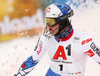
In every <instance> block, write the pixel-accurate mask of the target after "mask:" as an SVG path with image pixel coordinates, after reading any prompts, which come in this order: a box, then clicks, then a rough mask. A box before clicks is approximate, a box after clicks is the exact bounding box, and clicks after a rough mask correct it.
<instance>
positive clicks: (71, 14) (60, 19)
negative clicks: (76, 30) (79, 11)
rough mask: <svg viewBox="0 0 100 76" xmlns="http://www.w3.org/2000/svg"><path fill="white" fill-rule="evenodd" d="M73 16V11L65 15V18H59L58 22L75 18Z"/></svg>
mask: <svg viewBox="0 0 100 76" xmlns="http://www.w3.org/2000/svg"><path fill="white" fill-rule="evenodd" d="M73 15H74V13H73V10H71V11H70V12H69V13H67V14H65V15H63V16H60V17H58V18H57V21H58V22H60V21H62V20H64V19H67V18H69V17H71V16H73Z"/></svg>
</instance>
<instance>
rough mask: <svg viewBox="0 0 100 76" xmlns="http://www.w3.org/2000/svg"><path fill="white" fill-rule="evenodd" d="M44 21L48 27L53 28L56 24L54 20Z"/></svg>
mask: <svg viewBox="0 0 100 76" xmlns="http://www.w3.org/2000/svg"><path fill="white" fill-rule="evenodd" d="M44 21H45V24H46V25H49V26H50V27H53V26H55V25H57V24H58V22H57V20H56V19H55V18H44Z"/></svg>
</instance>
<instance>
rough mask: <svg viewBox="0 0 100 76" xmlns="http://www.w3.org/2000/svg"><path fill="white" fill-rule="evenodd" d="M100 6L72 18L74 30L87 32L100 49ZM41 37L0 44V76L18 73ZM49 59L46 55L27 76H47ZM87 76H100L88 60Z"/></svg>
mask: <svg viewBox="0 0 100 76" xmlns="http://www.w3.org/2000/svg"><path fill="white" fill-rule="evenodd" d="M99 21H100V5H95V7H92V8H91V9H84V11H83V12H81V11H80V12H79V11H78V12H75V16H74V17H73V18H72V25H73V27H74V28H77V29H79V30H82V31H85V32H87V33H88V34H89V35H90V36H91V37H92V38H93V40H94V42H95V43H96V44H97V45H98V47H100V40H99V39H100V34H99V32H100V30H99V29H100V22H99ZM38 38H39V36H38V35H37V36H33V37H26V38H17V39H14V40H10V41H5V42H0V76H13V75H14V74H15V73H17V71H18V69H19V67H20V65H21V64H22V63H23V61H25V60H26V59H27V58H28V57H29V56H30V55H31V54H32V52H33V50H34V47H35V45H36V43H37V40H38ZM49 60H50V59H49V57H48V54H47V52H46V54H45V55H44V56H43V58H42V59H41V61H40V62H39V63H38V64H37V66H36V68H35V69H34V70H33V71H32V72H31V73H29V74H28V75H27V76H45V73H46V71H47V69H48V68H49V64H50V61H49ZM85 71H86V72H85V76H100V66H99V65H98V64H97V63H96V62H95V61H93V60H92V59H91V58H88V62H87V66H86V70H85Z"/></svg>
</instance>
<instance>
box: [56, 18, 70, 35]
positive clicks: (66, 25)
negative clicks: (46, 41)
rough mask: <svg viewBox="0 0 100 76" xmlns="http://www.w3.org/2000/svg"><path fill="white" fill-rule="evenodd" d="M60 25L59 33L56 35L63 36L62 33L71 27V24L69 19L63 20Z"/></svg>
mask: <svg viewBox="0 0 100 76" xmlns="http://www.w3.org/2000/svg"><path fill="white" fill-rule="evenodd" d="M58 23H59V25H60V26H59V31H58V33H57V34H56V36H57V35H59V34H61V32H62V31H64V30H66V27H68V26H70V25H71V22H70V21H69V19H68V18H67V19H65V20H62V21H60V22H58Z"/></svg>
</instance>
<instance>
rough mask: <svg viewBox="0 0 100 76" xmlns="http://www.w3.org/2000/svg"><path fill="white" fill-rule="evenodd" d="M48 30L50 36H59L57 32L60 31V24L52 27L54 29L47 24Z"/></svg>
mask: <svg viewBox="0 0 100 76" xmlns="http://www.w3.org/2000/svg"><path fill="white" fill-rule="evenodd" d="M47 28H48V30H49V32H50V34H52V35H55V34H57V32H58V31H59V23H58V24H57V25H55V26H52V27H50V26H49V25H48V24H47Z"/></svg>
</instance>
